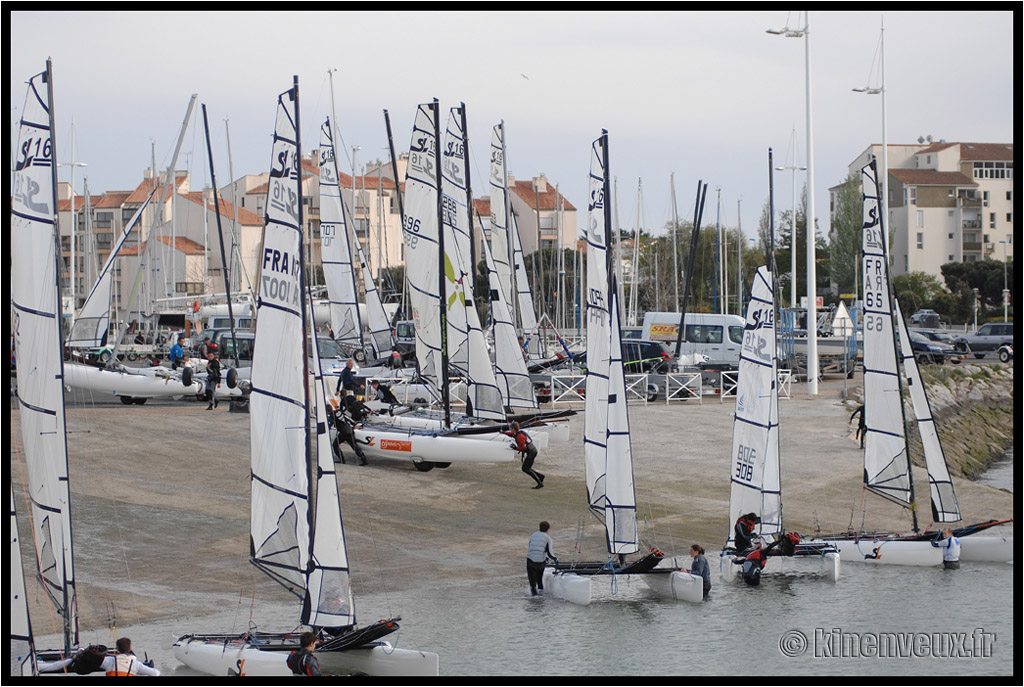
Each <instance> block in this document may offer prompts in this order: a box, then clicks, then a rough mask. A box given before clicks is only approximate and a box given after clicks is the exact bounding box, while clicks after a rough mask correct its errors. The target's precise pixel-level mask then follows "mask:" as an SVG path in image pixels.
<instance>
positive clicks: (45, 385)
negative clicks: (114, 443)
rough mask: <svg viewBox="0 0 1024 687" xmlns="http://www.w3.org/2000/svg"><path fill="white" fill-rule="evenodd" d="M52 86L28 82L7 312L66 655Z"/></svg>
mask: <svg viewBox="0 0 1024 687" xmlns="http://www.w3.org/2000/svg"><path fill="white" fill-rule="evenodd" d="M52 103H53V81H52V70H51V66H50V63H49V61H48V62H47V65H46V71H45V72H42V73H40V74H37V75H35V76H34V77H32V79H31V80H30V81H29V84H28V94H27V96H26V98H25V107H24V108H23V109H22V116H21V123H20V131H19V136H18V147H17V149H16V153H15V167H14V189H13V193H12V198H11V244H10V246H11V307H12V309H13V316H14V347H15V351H16V352H17V356H18V371H17V376H18V410H19V415H20V416H21V434H22V440H23V442H24V445H23V448H24V451H25V463H26V466H27V473H28V474H27V477H26V479H27V481H28V483H27V484H26V489H27V491H28V494H27V495H28V499H29V501H30V503H31V516H32V523H33V526H34V528H35V532H34V533H33V537H32V538H33V540H34V541H35V544H36V559H37V561H38V564H39V574H40V577H41V579H42V582H43V588H44V589H45V590H46V593H47V595H49V597H50V599H51V601H52V602H53V604H54V606H55V607H56V609H57V612H58V613H59V614H60V615H61V617H62V620H63V626H64V628H63V632H64V641H65V648H71V647H74V646H77V644H78V602H77V598H76V594H75V571H74V563H73V559H74V556H73V552H72V545H71V511H70V492H69V489H68V455H67V438H66V436H65V418H64V386H63V378H64V367H63V355H62V350H63V348H62V341H61V339H62V336H61V319H62V318H61V308H60V294H59V293H58V288H57V285H58V282H59V271H58V260H59V259H60V258H59V255H60V254H59V251H58V250H57V232H56V214H57V213H56V209H57V194H56V187H57V184H56V177H57V173H56V166H55V164H54V149H55V147H56V143H55V141H54V135H53V129H54V125H53V110H52Z"/></svg>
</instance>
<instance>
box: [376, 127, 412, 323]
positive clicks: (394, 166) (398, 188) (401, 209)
mask: <svg viewBox="0 0 1024 687" xmlns="http://www.w3.org/2000/svg"><path fill="white" fill-rule="evenodd" d="M384 126H385V127H386V128H387V132H388V152H389V154H390V155H391V175H392V176H393V177H394V179H395V197H396V198H397V199H398V218H399V219H400V220H401V223H402V227H405V205H404V204H403V202H402V185H401V183H400V182H399V179H398V161H397V159H396V158H395V140H394V138H393V137H392V136H391V117H390V115H388V111H387V110H384ZM377 269H380V265H378V266H377ZM406 269H408V266H407V267H406ZM408 284H409V281H408V279H403V280H402V305H401V307H399V308H398V310H396V311H395V318H398V316H399V313H402V312H405V313H406V316H409V314H408V312H407V311H406V309H407V308H408V304H407V302H406V295H407V293H408V290H409V289H408Z"/></svg>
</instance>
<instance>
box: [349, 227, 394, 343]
mask: <svg viewBox="0 0 1024 687" xmlns="http://www.w3.org/2000/svg"><path fill="white" fill-rule="evenodd" d="M356 255H358V256H359V269H360V271H362V273H363V291H364V292H365V293H364V301H365V302H366V325H367V328H368V329H369V333H370V346H371V347H372V348H373V355H374V357H375V358H380V357H383V356H384V354H385V353H387V352H388V351H389V350H391V348H392V347H393V346H394V343H395V339H394V332H393V331H392V329H391V323H390V322H389V321H388V314H387V312H385V310H384V304H383V303H382V302H381V300H380V291H378V290H377V285H376V284H374V283H373V274H371V272H370V265H369V263H367V262H366V256H365V255H363V247H362V245H361V244H360V243H359V241H356Z"/></svg>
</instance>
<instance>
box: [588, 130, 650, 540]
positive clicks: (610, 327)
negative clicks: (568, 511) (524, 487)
mask: <svg viewBox="0 0 1024 687" xmlns="http://www.w3.org/2000/svg"><path fill="white" fill-rule="evenodd" d="M607 142H608V139H607V134H605V135H602V137H601V138H599V139H598V140H597V141H595V142H594V144H593V146H592V148H591V159H590V202H589V218H588V230H587V380H586V405H585V411H584V438H583V450H584V464H585V467H586V481H587V497H588V502H589V504H590V508H591V510H593V511H594V512H595V514H597V515H598V517H600V518H601V519H602V520H603V521H604V523H605V528H606V530H607V538H608V553H610V554H623V555H625V554H630V553H635V552H637V551H638V550H639V540H638V531H637V521H636V495H635V491H634V487H633V456H632V450H631V448H630V441H629V417H628V413H627V410H626V388H625V376H624V370H623V366H622V345H621V340H620V335H619V326H618V302H617V299H616V298H615V295H614V293H615V292H614V284H611V285H610V284H609V282H608V276H609V272H608V257H607V256H608V235H609V227H608V222H607V214H606V212H605V203H606V202H607V200H608V199H607V196H606V193H607V174H608V170H607V169H606V160H607V156H606V155H607Z"/></svg>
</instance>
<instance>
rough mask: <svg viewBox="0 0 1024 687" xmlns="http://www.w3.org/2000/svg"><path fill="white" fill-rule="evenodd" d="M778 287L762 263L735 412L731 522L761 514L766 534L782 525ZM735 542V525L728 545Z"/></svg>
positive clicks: (743, 351) (762, 530) (747, 328)
mask: <svg viewBox="0 0 1024 687" xmlns="http://www.w3.org/2000/svg"><path fill="white" fill-rule="evenodd" d="M775 351H776V342H775V289H774V282H773V279H772V273H771V271H770V270H769V269H768V267H767V266H761V267H759V268H758V269H757V273H756V274H755V275H754V283H753V284H752V286H751V288H750V303H749V304H748V305H747V319H746V323H745V325H744V328H743V345H742V347H741V350H740V363H739V379H738V382H737V385H736V414H735V418H734V421H733V431H732V456H733V463H732V465H731V466H730V476H731V477H730V482H731V487H730V492H729V522H730V523H733V522H735V521H736V520H737V519H738V518H739V517H740V516H741V515H743V514H745V513H756V514H757V515H758V516H759V517H760V518H761V524H760V529H759V532H760V534H762V535H766V534H777V533H779V532H781V531H782V491H781V484H780V479H779V460H780V455H779V390H778V369H777V368H778V361H777V358H776V355H775ZM732 543H733V538H732V531H731V530H730V533H729V538H728V542H727V545H729V546H731V545H732Z"/></svg>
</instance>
